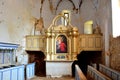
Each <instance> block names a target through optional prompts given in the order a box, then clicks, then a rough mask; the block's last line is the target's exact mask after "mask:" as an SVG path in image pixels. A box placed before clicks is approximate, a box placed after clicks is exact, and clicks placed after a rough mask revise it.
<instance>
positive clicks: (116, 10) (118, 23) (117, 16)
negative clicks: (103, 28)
mask: <svg viewBox="0 0 120 80" xmlns="http://www.w3.org/2000/svg"><path fill="white" fill-rule="evenodd" d="M111 1H112V28H113V29H112V30H113V37H117V36H120V31H119V29H118V28H119V27H120V0H111Z"/></svg>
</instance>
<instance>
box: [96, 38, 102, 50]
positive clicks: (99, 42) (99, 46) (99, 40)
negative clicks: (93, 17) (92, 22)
mask: <svg viewBox="0 0 120 80" xmlns="http://www.w3.org/2000/svg"><path fill="white" fill-rule="evenodd" d="M95 47H96V48H101V37H97V38H95Z"/></svg>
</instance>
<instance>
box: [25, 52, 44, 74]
mask: <svg viewBox="0 0 120 80" xmlns="http://www.w3.org/2000/svg"><path fill="white" fill-rule="evenodd" d="M27 53H28V54H29V63H32V62H35V63H36V64H35V75H36V76H46V69H45V68H46V65H45V61H44V59H45V54H44V53H43V52H41V51H27Z"/></svg>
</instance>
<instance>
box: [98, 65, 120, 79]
mask: <svg viewBox="0 0 120 80" xmlns="http://www.w3.org/2000/svg"><path fill="white" fill-rule="evenodd" d="M99 71H101V72H102V73H104V74H105V75H107V76H109V77H110V78H112V79H113V80H120V73H119V72H117V71H115V70H113V69H111V68H109V67H106V66H104V65H102V64H99Z"/></svg>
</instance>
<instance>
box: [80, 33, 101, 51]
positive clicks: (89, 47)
mask: <svg viewBox="0 0 120 80" xmlns="http://www.w3.org/2000/svg"><path fill="white" fill-rule="evenodd" d="M79 43H80V46H79V47H80V50H81V51H82V50H84V51H101V50H102V36H101V35H97V34H82V35H80V40H79Z"/></svg>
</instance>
